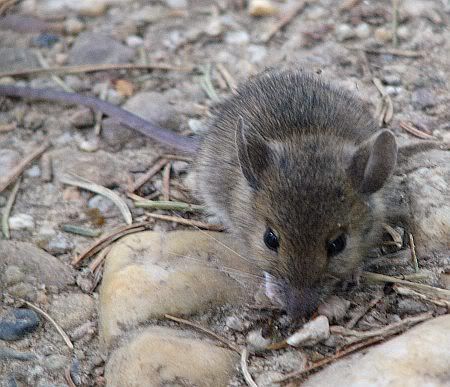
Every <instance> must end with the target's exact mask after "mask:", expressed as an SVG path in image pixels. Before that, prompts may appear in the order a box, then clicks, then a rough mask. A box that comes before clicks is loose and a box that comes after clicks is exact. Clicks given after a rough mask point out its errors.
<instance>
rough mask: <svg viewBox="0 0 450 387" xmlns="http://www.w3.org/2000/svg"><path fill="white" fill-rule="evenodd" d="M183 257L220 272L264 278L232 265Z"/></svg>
mask: <svg viewBox="0 0 450 387" xmlns="http://www.w3.org/2000/svg"><path fill="white" fill-rule="evenodd" d="M167 253H168V254H171V255H175V256H179V254H176V253H171V252H167ZM184 258H186V259H190V260H191V261H196V262H199V263H202V264H204V265H206V266H208V267H209V268H210V269H214V270H218V271H221V272H224V273H228V274H237V275H240V276H242V277H248V278H253V279H257V280H264V276H262V275H258V274H253V273H249V272H246V271H242V270H239V269H235V268H232V267H229V266H222V265H215V264H212V263H209V262H205V261H203V260H202V259H199V258H194V257H189V256H184Z"/></svg>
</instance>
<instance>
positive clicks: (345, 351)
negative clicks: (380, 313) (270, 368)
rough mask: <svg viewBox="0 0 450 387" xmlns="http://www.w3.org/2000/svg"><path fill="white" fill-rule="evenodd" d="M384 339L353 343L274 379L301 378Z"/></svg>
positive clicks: (280, 381) (375, 338)
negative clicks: (298, 369)
mask: <svg viewBox="0 0 450 387" xmlns="http://www.w3.org/2000/svg"><path fill="white" fill-rule="evenodd" d="M382 340H383V338H381V337H373V338H371V339H369V340H367V341H364V342H362V343H357V344H355V345H352V346H350V347H347V348H344V349H343V350H341V351H339V352H337V353H336V354H335V355H333V356H330V357H327V358H325V359H322V360H320V361H318V362H316V363H314V364H312V365H310V366H309V367H307V368H305V369H304V370H301V371H294V372H291V373H290V374H287V375H285V376H284V377H283V378H281V379H277V380H274V382H275V383H282V382H286V381H288V380H290V379H299V378H301V377H302V376H304V375H305V374H307V373H309V372H312V371H316V370H317V369H319V368H321V367H323V366H325V365H327V364H330V363H333V362H335V361H336V360H338V359H341V358H343V357H344V356H347V355H350V354H351V353H353V352H356V351H358V350H360V349H364V348H366V347H369V346H370V345H373V344H376V343H379V342H380V341H382Z"/></svg>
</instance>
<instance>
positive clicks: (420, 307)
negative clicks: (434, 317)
mask: <svg viewBox="0 0 450 387" xmlns="http://www.w3.org/2000/svg"><path fill="white" fill-rule="evenodd" d="M426 311H428V307H427V305H425V304H424V303H422V302H420V301H416V300H414V299H411V298H400V299H399V300H398V303H397V309H396V312H397V313H398V314H400V315H405V314H406V315H414V314H419V313H423V312H426Z"/></svg>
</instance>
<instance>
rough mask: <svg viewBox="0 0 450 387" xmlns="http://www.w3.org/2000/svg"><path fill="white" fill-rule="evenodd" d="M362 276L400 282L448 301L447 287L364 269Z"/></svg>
mask: <svg viewBox="0 0 450 387" xmlns="http://www.w3.org/2000/svg"><path fill="white" fill-rule="evenodd" d="M362 277H363V278H365V279H366V280H368V281H373V282H383V283H384V282H388V283H389V282H390V283H394V284H400V285H403V286H406V287H408V288H411V289H414V290H415V291H417V292H419V293H424V294H425V295H430V296H431V297H436V298H442V299H444V300H447V301H450V290H447V289H441V288H437V287H434V286H430V285H425V284H420V283H414V282H410V281H405V280H403V279H400V278H396V277H391V276H388V275H384V274H378V273H371V272H367V271H364V272H363V273H362Z"/></svg>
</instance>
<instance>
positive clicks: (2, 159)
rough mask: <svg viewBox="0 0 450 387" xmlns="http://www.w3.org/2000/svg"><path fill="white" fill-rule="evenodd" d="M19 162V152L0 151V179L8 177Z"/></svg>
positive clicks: (10, 150)
mask: <svg viewBox="0 0 450 387" xmlns="http://www.w3.org/2000/svg"><path fill="white" fill-rule="evenodd" d="M19 161H20V153H19V152H17V151H15V150H12V149H0V179H1V178H2V177H4V176H7V175H8V173H9V172H10V171H11V169H12V168H13V167H15V166H16V165H17V163H18V162H19Z"/></svg>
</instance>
